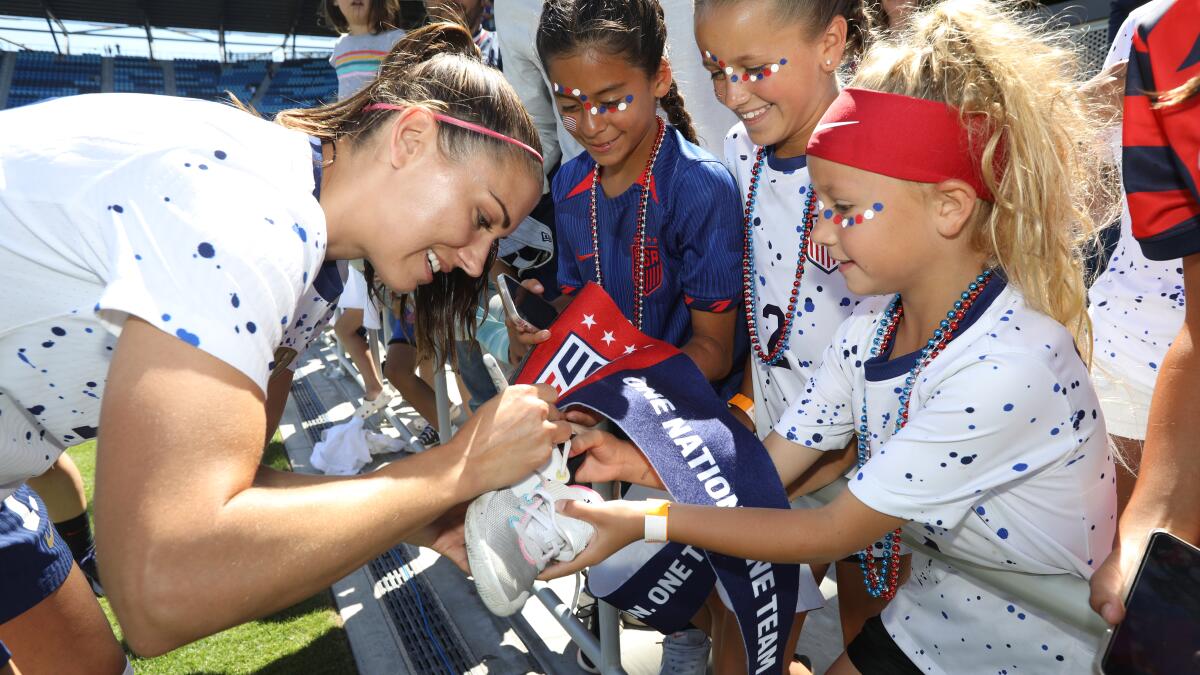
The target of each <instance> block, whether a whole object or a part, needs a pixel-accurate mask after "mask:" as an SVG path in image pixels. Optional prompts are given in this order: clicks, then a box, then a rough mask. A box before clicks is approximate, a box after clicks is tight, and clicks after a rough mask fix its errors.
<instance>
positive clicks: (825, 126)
mask: <svg viewBox="0 0 1200 675" xmlns="http://www.w3.org/2000/svg"><path fill="white" fill-rule="evenodd" d="M850 124H858V121H857V120H855V121H851V122H826V123H825V124H818V125H817V128H816V129H813V133H814V134H815V133H817V132H818V131H824V130H826V129H832V128H834V127H844V126H847V125H850Z"/></svg>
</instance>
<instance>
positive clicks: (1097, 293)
mask: <svg viewBox="0 0 1200 675" xmlns="http://www.w3.org/2000/svg"><path fill="white" fill-rule="evenodd" d="M1161 5H1162V0H1158V1H1156V2H1151V3H1150V4H1147V5H1143V6H1141V7H1138V8H1137V9H1134V10H1133V12H1131V13H1130V15H1129V17H1128V18H1127V19H1126V20H1125V23H1123V24H1121V30H1120V32H1119V33H1118V34H1117V38H1116V40H1114V41H1113V44H1112V47H1111V48H1110V49H1109V51H1108V58H1107V59H1105V61H1104V67H1105V68H1108V67H1109V66H1112V65H1114V64H1117V63H1124V62H1126V61H1128V60H1129V51H1130V48H1131V47H1132V44H1133V30H1134V27H1135V26H1136V23H1137V21H1138V19H1139V18H1140V17H1142V16H1144V15H1146V14H1147V13H1150V12H1154V11H1155V7H1156V6H1158V7H1161ZM1109 144H1110V147H1111V151H1112V153H1113V162H1114V163H1115V164H1116V166H1117V167H1118V168H1119V167H1120V166H1121V128H1120V126H1116V127H1115V128H1114V129H1113V131H1112V134H1111V136H1110V138H1109ZM1123 202H1124V199H1122V208H1121V236H1120V239H1119V240H1118V242H1117V246H1116V248H1115V249H1114V250H1113V254H1112V257H1111V258H1110V259H1109V261H1108V266H1107V267H1105V269H1104V271H1103V272H1101V273H1100V275H1099V276H1098V277H1097V278H1096V281H1095V282H1094V283H1093V284H1092V287H1091V289H1089V290H1088V299H1089V301H1090V307H1089V308H1088V313H1089V314H1090V315H1091V318H1092V337H1093V342H1092V344H1093V353H1092V375H1093V379H1094V381H1095V383H1096V392H1097V393H1098V394H1099V396H1100V404H1101V405H1102V406H1103V407H1104V417H1105V422H1106V423H1107V425H1108V431H1109V432H1110V433H1112V434H1114V435H1117V436H1122V437H1124V438H1135V439H1139V440H1140V439H1145V438H1146V424H1147V418H1148V414H1149V411H1150V397H1151V395H1152V394H1153V393H1154V383H1155V381H1156V380H1157V379H1158V366H1159V364H1161V363H1162V360H1163V356H1165V355H1166V353H1167V348H1168V347H1170V346H1171V341H1172V340H1174V339H1175V336H1176V335H1177V334H1178V333H1179V329H1180V327H1181V326H1182V325H1183V309H1184V304H1185V302H1184V301H1185V298H1184V292H1183V267H1181V266H1180V261H1178V260H1167V261H1160V260H1150V259H1148V258H1146V256H1144V255H1142V248H1141V246H1139V245H1138V243H1137V240H1136V239H1134V238H1133V229H1132V225H1131V223H1130V219H1129V208H1128V207H1127V206H1125V204H1124V203H1123Z"/></svg>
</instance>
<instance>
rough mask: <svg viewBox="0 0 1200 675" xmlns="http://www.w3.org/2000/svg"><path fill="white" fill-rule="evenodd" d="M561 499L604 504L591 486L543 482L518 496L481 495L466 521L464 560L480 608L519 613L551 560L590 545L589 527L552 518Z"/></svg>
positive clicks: (506, 491) (572, 556) (565, 557)
mask: <svg viewBox="0 0 1200 675" xmlns="http://www.w3.org/2000/svg"><path fill="white" fill-rule="evenodd" d="M562 499H571V500H577V501H585V502H588V503H592V504H594V503H598V502H602V501H604V500H603V499H602V498H601V497H600V495H599V494H597V493H596V492H595V491H594V490H592V489H591V488H586V487H583V486H582V485H564V484H563V483H558V482H549V481H544V482H542V484H541V485H540V486H539V487H538V488H537V489H536V490H535V491H534V492H532V493H528V494H525V495H524V496H522V497H518V496H517V495H516V494H515V493H513V491H512V490H511V489H503V490H495V491H492V492H488V493H485V494H483V495H481V496H480V497H479V498H477V499H476V500H475V501H474V502H472V503H471V506H470V508H469V509H468V511H467V518H466V533H465V534H466V543H467V561H468V562H469V564H470V567H471V575H472V576H473V577H475V588H476V589H477V590H478V591H479V597H480V598H481V599H482V600H483V604H485V605H487V608H488V609H489V610H491V612H492V613H493V614H495V615H497V616H509V615H511V614H514V613H516V612H518V611H520V609H521V607H522V606H524V604H525V601H526V600H528V599H529V595H530V593H531V592H532V591H533V582H534V580H535V579H536V578H537V575H538V574H540V573H541V571H542V570H543V569H545V568H546V566H547V565H548V564H549V563H550V561H551V560H557V561H559V562H568V561H571V560H574V559H575V556H577V555H579V552H580V551H582V550H583V549H584V548H586V547H587V545H588V542H589V541H591V538H592V533H593V528H592V526H591V524H590V523H587V522H584V521H582V520H575V519H574V518H568V517H566V516H561V515H556V514H555V512H554V503H555V502H556V501H558V500H562Z"/></svg>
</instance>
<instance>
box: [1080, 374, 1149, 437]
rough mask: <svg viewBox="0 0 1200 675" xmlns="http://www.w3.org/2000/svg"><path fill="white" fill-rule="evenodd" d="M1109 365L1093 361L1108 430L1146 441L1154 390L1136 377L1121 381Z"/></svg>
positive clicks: (1097, 394)
mask: <svg viewBox="0 0 1200 675" xmlns="http://www.w3.org/2000/svg"><path fill="white" fill-rule="evenodd" d="M1106 365H1108V364H1107V363H1105V362H1104V361H1103V360H1102V359H1099V358H1094V359H1093V362H1092V382H1093V384H1094V385H1095V387H1096V397H1097V398H1099V399H1100V409H1101V410H1102V411H1103V412H1104V426H1105V428H1106V429H1107V430H1108V433H1109V435H1112V436H1120V437H1121V438H1131V439H1134V440H1138V441H1144V440H1146V426H1147V424H1148V423H1149V419H1150V398H1151V397H1152V396H1153V394H1154V389H1153V387H1151V388H1147V387H1146V386H1145V385H1143V384H1142V383H1140V382H1138V381H1136V380H1135V379H1133V378H1130V379H1122V378H1121V377H1120V376H1119V375H1117V374H1114V373H1113V372H1111V368H1110V367H1105V366H1106Z"/></svg>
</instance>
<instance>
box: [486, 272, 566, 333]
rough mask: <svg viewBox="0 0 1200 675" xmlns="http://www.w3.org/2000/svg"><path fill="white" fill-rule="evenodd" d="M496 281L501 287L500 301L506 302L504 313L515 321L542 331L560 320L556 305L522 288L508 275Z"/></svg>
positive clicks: (500, 276) (498, 276) (499, 277)
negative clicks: (521, 321) (518, 320)
mask: <svg viewBox="0 0 1200 675" xmlns="http://www.w3.org/2000/svg"><path fill="white" fill-rule="evenodd" d="M496 281H497V282H498V285H499V286H500V299H501V300H502V301H503V302H504V311H505V312H507V313H508V315H509V316H511V317H513V319H514V320H516V319H520V320H523V321H524V322H525V323H528V324H529V325H531V326H533V327H534V328H537V329H539V330H541V329H546V328H549V327H550V324H552V323H554V320H555V319H557V318H558V310H557V309H555V308H554V305H552V304H550V303H549V302H547V301H546V300H543V299H542V296H540V295H538V294H537V293H533V292H531V291H530V290H529V289H528V288H525V287H524V286H522V285H521V283H520V282H519V281H517V280H516V279H514V278H512V277H510V276H508V275H507V274H499V275H497V276H496Z"/></svg>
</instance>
